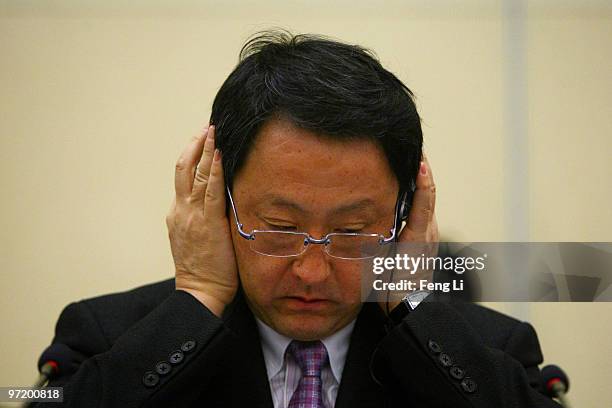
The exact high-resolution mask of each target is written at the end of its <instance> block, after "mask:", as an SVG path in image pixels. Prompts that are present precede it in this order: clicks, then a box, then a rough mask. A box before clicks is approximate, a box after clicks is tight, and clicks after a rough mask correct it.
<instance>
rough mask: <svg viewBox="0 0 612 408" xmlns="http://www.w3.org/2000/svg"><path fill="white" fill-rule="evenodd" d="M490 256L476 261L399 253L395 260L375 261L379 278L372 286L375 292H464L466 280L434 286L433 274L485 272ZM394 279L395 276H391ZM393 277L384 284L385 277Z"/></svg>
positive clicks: (375, 272)
mask: <svg viewBox="0 0 612 408" xmlns="http://www.w3.org/2000/svg"><path fill="white" fill-rule="evenodd" d="M486 258H487V254H483V255H482V256H477V257H469V256H468V257H451V256H427V255H425V254H424V253H421V254H420V255H418V256H411V255H409V254H406V253H404V254H399V253H396V254H395V255H394V256H380V257H375V258H373V260H372V273H373V274H374V275H375V276H376V277H377V278H375V279H374V281H373V282H372V289H373V290H376V291H402V292H405V291H414V290H428V291H433V290H435V291H440V292H444V293H447V292H450V291H462V290H463V289H464V282H463V279H456V280H453V281H452V282H434V281H433V279H432V278H433V276H429V275H431V274H432V273H433V271H446V272H449V273H451V272H452V273H455V274H457V275H462V274H464V273H465V272H466V271H473V270H476V271H483V270H485V269H486V265H485V261H486ZM392 275H394V276H392ZM389 276H392V278H391V279H387V280H385V279H384V277H389Z"/></svg>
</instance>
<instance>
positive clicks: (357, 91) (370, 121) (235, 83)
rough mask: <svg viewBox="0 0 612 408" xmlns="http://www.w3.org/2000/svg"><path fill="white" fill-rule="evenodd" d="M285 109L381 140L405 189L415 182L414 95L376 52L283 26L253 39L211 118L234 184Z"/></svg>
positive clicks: (418, 146)
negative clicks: (265, 128)
mask: <svg viewBox="0 0 612 408" xmlns="http://www.w3.org/2000/svg"><path fill="white" fill-rule="evenodd" d="M277 115H280V116H282V117H284V118H287V119H289V120H290V121H291V122H292V123H293V124H294V125H295V126H297V127H300V128H303V129H306V130H309V131H311V132H314V133H317V134H321V135H324V136H326V137H331V138H338V139H342V138H367V139H373V140H375V141H377V143H379V144H380V146H382V148H383V150H384V152H385V155H386V157H387V159H388V161H389V164H390V167H391V169H392V170H393V172H394V173H395V175H396V177H397V179H398V181H399V184H400V190H402V191H411V190H412V189H413V187H414V184H415V181H416V175H417V172H418V170H419V164H420V161H421V150H422V145H423V134H422V131H421V121H420V118H419V114H418V113H417V109H416V106H415V104H414V101H413V94H412V92H411V91H410V89H408V87H406V85H404V84H403V83H402V82H401V81H400V80H399V79H398V78H397V77H396V76H395V75H393V74H392V73H391V72H389V71H387V70H386V69H384V68H383V67H382V65H381V64H380V62H379V61H378V60H377V58H376V56H375V55H374V54H373V53H372V52H371V51H369V50H367V49H365V48H362V47H360V46H357V45H349V44H344V43H341V42H338V41H334V40H331V39H328V38H325V37H322V36H316V35H309V34H301V35H295V36H294V35H292V34H290V33H288V32H286V31H278V30H275V31H266V32H262V33H258V34H256V35H255V36H254V37H252V38H251V39H250V40H249V41H247V43H246V44H245V45H244V46H243V48H242V50H241V52H240V60H239V63H238V65H237V66H236V68H235V69H234V70H233V71H232V73H231V74H230V75H229V77H228V78H227V79H226V80H225V82H224V83H223V85H222V86H221V89H220V90H219V92H218V93H217V96H216V97H215V101H214V103H213V107H212V114H211V121H210V122H211V124H214V125H215V127H216V133H215V143H216V145H217V148H219V149H220V150H221V152H222V153H223V170H224V174H225V180H226V183H227V185H228V186H231V185H232V183H233V179H234V176H235V175H236V174H237V172H238V171H239V170H240V168H241V166H242V165H243V164H244V163H245V159H246V156H247V154H248V152H249V150H250V148H251V146H252V144H253V141H254V139H255V137H256V135H257V133H258V131H259V129H260V128H261V126H262V124H264V123H265V122H266V120H268V119H271V118H273V117H275V116H277Z"/></svg>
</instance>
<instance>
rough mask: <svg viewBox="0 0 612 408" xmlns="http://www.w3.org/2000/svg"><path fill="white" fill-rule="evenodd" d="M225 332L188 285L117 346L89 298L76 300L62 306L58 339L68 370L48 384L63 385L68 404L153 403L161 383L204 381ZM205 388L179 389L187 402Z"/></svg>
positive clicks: (95, 405)
mask: <svg viewBox="0 0 612 408" xmlns="http://www.w3.org/2000/svg"><path fill="white" fill-rule="evenodd" d="M227 335H228V330H227V329H226V328H225V327H224V326H223V323H222V320H221V319H219V318H217V317H216V316H215V315H214V314H213V313H212V312H210V311H209V310H208V309H207V308H206V307H204V306H203V305H202V304H201V303H200V302H198V301H197V300H196V299H195V298H194V297H193V296H191V295H190V294H188V293H187V292H183V291H174V293H172V294H171V295H170V296H169V297H168V298H167V299H166V300H164V301H163V302H162V303H161V304H159V305H158V306H157V307H156V308H155V309H153V310H152V311H151V312H150V313H149V314H147V315H146V316H145V317H144V318H142V319H141V320H139V321H138V322H137V323H136V324H134V325H133V326H132V327H131V328H129V329H128V330H127V331H126V332H124V333H123V334H122V335H121V336H120V337H118V338H117V339H116V341H114V342H113V344H112V345H111V344H109V342H108V340H106V337H105V336H104V333H103V331H102V328H101V327H100V326H99V323H98V321H97V319H96V318H95V316H94V314H93V312H92V310H91V309H90V307H89V306H88V305H87V303H86V302H78V303H72V304H70V305H69V306H67V307H66V308H65V309H64V311H63V312H62V314H61V316H60V318H59V320H58V323H57V326H56V336H55V338H54V340H53V343H54V344H62V345H63V346H67V347H68V348H67V349H66V348H64V349H65V350H69V351H68V354H69V355H67V356H65V359H64V360H65V361H64V367H62V368H63V369H64V371H67V373H66V374H64V375H60V376H59V377H58V378H56V379H54V380H53V381H51V382H50V383H49V384H48V386H52V387H63V388H64V404H63V406H66V407H117V406H121V407H136V406H147V405H151V403H150V401H151V400H152V399H154V398H155V397H156V393H157V392H158V390H160V389H161V388H162V387H164V388H165V389H166V390H167V389H168V388H173V387H168V386H169V385H172V384H174V386H176V385H177V384H181V383H189V381H186V382H185V381H182V380H184V379H185V376H198V381H200V383H201V384H203V385H204V384H206V382H207V379H210V378H209V377H210V376H212V373H213V372H214V369H213V367H214V366H215V365H216V364H218V357H217V356H218V355H219V353H215V352H214V348H215V345H217V344H219V343H220V342H222V341H223V338H224V337H225V336H227ZM101 350H102V351H101ZM160 363H163V364H160ZM60 374H61V373H60ZM201 392H202V389H201V388H200V389H199V390H180V394H175V395H181V399H183V400H185V401H187V400H189V399H190V398H191V399H195V398H197V397H198V394H197V393H201ZM191 393H193V395H191ZM35 406H36V407H43V406H47V405H46V404H43V403H41V404H38V405H35ZM48 406H49V407H57V406H58V404H57V403H49V405H48Z"/></svg>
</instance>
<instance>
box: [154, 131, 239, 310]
mask: <svg viewBox="0 0 612 408" xmlns="http://www.w3.org/2000/svg"><path fill="white" fill-rule="evenodd" d="M214 139H215V128H214V126H210V127H208V128H207V129H206V130H205V131H204V133H203V134H202V135H200V136H197V137H195V138H193V140H192V141H191V143H189V145H188V146H187V148H185V150H184V151H183V153H182V154H181V157H180V158H179V159H178V161H177V163H176V172H175V178H174V185H175V190H176V197H175V199H174V202H173V203H172V207H171V208H170V212H169V213H168V216H167V217H166V225H167V227H168V235H169V237H170V246H171V248H172V257H173V258H174V266H175V270H176V289H177V290H184V291H186V292H189V293H191V294H192V295H193V296H194V297H195V298H197V299H198V300H199V301H200V302H202V303H203V304H204V305H205V306H206V307H207V308H208V309H209V310H211V311H212V312H213V313H214V314H216V315H217V316H219V317H220V316H221V314H222V313H223V309H224V308H225V306H226V305H227V304H229V303H230V302H231V301H232V299H233V298H234V296H235V294H236V291H237V289H238V272H237V266H236V256H235V254H234V248H233V245H232V240H231V235H230V229H229V228H230V227H229V222H228V219H227V216H226V215H225V182H224V177H223V167H222V165H221V154H220V152H219V151H218V150H215V141H214ZM198 162H199V164H198ZM196 164H198V165H197V167H196Z"/></svg>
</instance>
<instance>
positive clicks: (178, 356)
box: [168, 350, 185, 364]
mask: <svg viewBox="0 0 612 408" xmlns="http://www.w3.org/2000/svg"><path fill="white" fill-rule="evenodd" d="M183 358H185V355H184V354H183V352H182V351H180V350H177V351H173V352H172V354H170V358H169V359H168V360H169V361H170V364H180V363H181V362H182V361H183Z"/></svg>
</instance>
